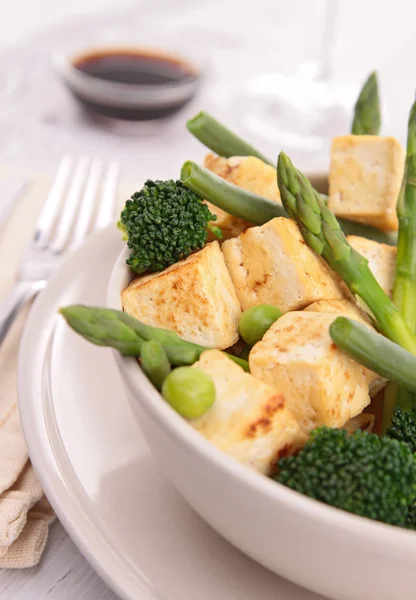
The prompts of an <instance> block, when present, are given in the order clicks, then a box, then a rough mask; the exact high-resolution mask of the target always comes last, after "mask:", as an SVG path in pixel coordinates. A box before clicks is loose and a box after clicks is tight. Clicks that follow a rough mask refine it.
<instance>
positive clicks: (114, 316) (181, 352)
mask: <svg viewBox="0 0 416 600" xmlns="http://www.w3.org/2000/svg"><path fill="white" fill-rule="evenodd" d="M59 312H60V313H61V314H62V316H63V317H64V318H65V319H66V321H67V323H68V325H69V326H70V327H72V329H74V331H76V332H77V333H79V334H80V335H82V336H83V337H85V338H86V339H87V340H88V341H90V342H92V343H93V344H97V345H99V346H110V347H112V348H115V349H116V350H118V351H119V352H121V354H125V355H127V356H140V350H141V347H142V344H143V342H144V341H145V340H156V341H158V342H159V343H160V344H162V346H163V348H164V350H165V352H166V356H167V358H168V360H169V362H170V363H171V364H172V365H192V364H193V363H194V362H196V361H197V360H198V359H199V357H200V356H201V354H202V352H204V351H205V350H207V348H205V347H204V346H199V345H198V344H193V343H192V342H187V341H185V340H182V339H181V338H180V337H179V336H178V335H177V334H176V333H175V332H173V331H168V330H166V329H159V328H158V327H151V326H150V325H146V324H145V323H142V322H141V321H138V320H137V319H135V318H134V317H132V316H130V315H128V314H127V313H125V312H122V311H120V310H113V309H111V308H97V307H94V306H83V305H80V304H74V305H73V306H67V307H65V308H61V309H60V311H59ZM227 356H228V357H229V358H230V359H231V360H233V361H234V362H235V363H237V364H238V365H240V367H242V368H243V369H244V370H245V371H248V370H249V368H248V363H247V361H245V360H242V359H240V358H238V357H237V356H233V355H232V354H227Z"/></svg>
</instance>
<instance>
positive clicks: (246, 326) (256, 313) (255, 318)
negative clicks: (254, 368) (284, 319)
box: [238, 304, 282, 346]
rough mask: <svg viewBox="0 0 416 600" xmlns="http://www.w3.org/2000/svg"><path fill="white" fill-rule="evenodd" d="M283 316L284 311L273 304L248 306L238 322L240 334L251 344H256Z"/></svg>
mask: <svg viewBox="0 0 416 600" xmlns="http://www.w3.org/2000/svg"><path fill="white" fill-rule="evenodd" d="M281 316H282V312H281V311H280V310H279V309H278V308H277V306H273V305H272V304H259V305H258V306H252V307H251V308H247V310H245V311H244V312H243V314H242V315H241V317H240V322H239V323H238V329H239V332H240V335H241V337H242V338H243V340H244V341H245V342H246V343H247V344H249V346H254V344H257V342H259V341H260V340H261V339H262V338H263V336H264V334H265V333H266V331H267V330H268V329H269V327H270V326H271V325H273V323H274V322H275V321H277V319H278V318H279V317H281Z"/></svg>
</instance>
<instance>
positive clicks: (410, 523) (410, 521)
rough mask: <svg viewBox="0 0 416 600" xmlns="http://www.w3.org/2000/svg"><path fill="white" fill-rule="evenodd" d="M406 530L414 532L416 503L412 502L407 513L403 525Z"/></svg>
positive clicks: (415, 526) (415, 528)
mask: <svg viewBox="0 0 416 600" xmlns="http://www.w3.org/2000/svg"><path fill="white" fill-rule="evenodd" d="M404 526H405V527H406V529H414V530H416V502H413V504H412V505H411V507H410V508H409V512H408V513H407V517H406V523H405V525H404Z"/></svg>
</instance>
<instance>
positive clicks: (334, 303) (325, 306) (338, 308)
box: [305, 299, 371, 325]
mask: <svg viewBox="0 0 416 600" xmlns="http://www.w3.org/2000/svg"><path fill="white" fill-rule="evenodd" d="M305 310H306V311H309V312H322V313H327V314H334V315H339V316H340V315H342V316H343V317H348V318H350V319H355V321H360V323H364V325H369V324H371V321H370V318H369V317H368V315H367V313H365V312H364V311H363V310H361V308H360V307H359V306H357V305H356V304H354V302H352V301H351V300H346V299H345V300H318V302H314V303H313V304H310V305H309V306H307V307H306V308H305Z"/></svg>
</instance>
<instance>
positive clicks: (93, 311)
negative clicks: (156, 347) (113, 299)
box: [59, 305, 144, 356]
mask: <svg viewBox="0 0 416 600" xmlns="http://www.w3.org/2000/svg"><path fill="white" fill-rule="evenodd" d="M59 312H60V313H61V315H62V316H63V317H64V319H65V320H66V322H67V323H68V325H69V326H70V327H72V329H73V330H74V331H76V332H77V333H79V334H80V335H82V337H84V338H85V339H87V340H88V341H89V342H91V343H93V344H96V345H97V346H107V347H108V346H111V347H112V348H115V349H116V350H118V351H119V352H120V353H121V354H124V355H125V356H140V349H141V347H142V344H143V341H144V339H143V338H142V337H140V336H139V335H138V334H137V333H136V332H135V331H134V329H132V328H131V327H130V326H129V325H128V324H126V323H124V322H123V321H122V320H121V319H120V318H119V315H118V313H117V311H112V310H108V309H107V308H91V307H89V306H82V305H75V306H67V307H65V308H61V309H60V310H59Z"/></svg>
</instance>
